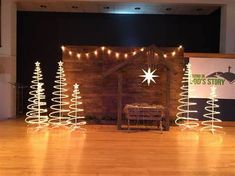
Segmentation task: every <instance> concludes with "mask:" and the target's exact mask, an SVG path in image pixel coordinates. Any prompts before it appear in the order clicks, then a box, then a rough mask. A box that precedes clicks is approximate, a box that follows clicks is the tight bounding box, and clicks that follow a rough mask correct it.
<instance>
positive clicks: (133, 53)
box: [61, 45, 183, 58]
mask: <svg viewBox="0 0 235 176" xmlns="http://www.w3.org/2000/svg"><path fill="white" fill-rule="evenodd" d="M182 48H183V47H182V45H180V46H179V47H178V50H180V49H182ZM61 49H62V50H63V52H64V51H66V47H65V46H63V45H62V46H61ZM98 49H101V50H102V51H105V50H106V49H107V53H108V54H109V55H110V54H111V53H112V52H114V51H113V50H111V49H109V48H106V47H105V46H102V47H100V48H98ZM98 49H96V50H94V51H91V52H88V53H84V55H85V56H86V57H89V55H90V54H92V53H93V54H95V56H97V55H98V54H99V52H98ZM144 50H145V48H144V47H142V48H140V49H139V50H136V51H132V52H124V53H122V54H123V56H124V58H128V55H129V54H132V56H135V55H136V54H137V52H143V51H144ZM68 52H69V55H70V56H72V55H73V52H72V51H68ZM114 53H115V56H116V58H119V57H120V55H121V54H120V53H119V52H114ZM168 55H172V56H175V55H176V50H174V51H172V52H170V53H164V54H163V57H164V58H167V56H168ZM76 56H77V57H78V58H81V56H82V54H81V53H77V54H76ZM155 56H159V55H158V53H155Z"/></svg>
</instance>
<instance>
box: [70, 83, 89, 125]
mask: <svg viewBox="0 0 235 176" xmlns="http://www.w3.org/2000/svg"><path fill="white" fill-rule="evenodd" d="M73 87H74V90H73V94H72V98H71V102H72V104H71V105H70V106H69V108H70V112H69V113H68V115H69V117H70V119H69V122H70V124H72V125H71V129H72V130H76V129H78V128H80V127H81V126H82V125H85V124H86V121H84V118H85V117H84V116H83V115H82V114H81V113H82V112H83V111H84V110H83V109H81V108H79V107H80V106H81V104H82V102H81V100H80V99H81V96H80V91H79V85H78V84H77V83H76V84H74V86H73Z"/></svg>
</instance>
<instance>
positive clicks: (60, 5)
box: [17, 1, 220, 15]
mask: <svg viewBox="0 0 235 176" xmlns="http://www.w3.org/2000/svg"><path fill="white" fill-rule="evenodd" d="M17 8H18V10H19V11H46V12H77V13H114V14H176V15H208V14H211V13H212V12H214V11H215V10H217V9H218V8H220V6H219V5H205V4H202V5H200V4H195V5H194V4H158V3H132V2H128V3H127V2H78V1H76V2H58V1H57V2H42V3H40V2H18V3H17Z"/></svg>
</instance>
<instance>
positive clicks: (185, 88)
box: [175, 64, 199, 130]
mask: <svg viewBox="0 0 235 176" xmlns="http://www.w3.org/2000/svg"><path fill="white" fill-rule="evenodd" d="M191 76H192V72H191V65H190V64H187V67H186V70H185V71H184V76H183V80H182V84H183V85H182V86H181V90H182V92H181V93H180V97H181V98H180V99H179V100H178V102H179V103H180V105H179V106H178V107H177V109H178V111H179V112H178V113H177V114H176V117H177V118H176V120H175V123H176V124H177V125H178V126H180V127H182V130H184V129H193V128H195V127H198V126H199V123H198V119H197V118H193V117H190V115H191V113H196V112H197V111H196V110H192V109H191V108H190V107H191V106H194V105H196V103H195V102H190V99H189V93H190V92H192V91H193V90H192V89H191V88H190V87H189V84H190V81H191Z"/></svg>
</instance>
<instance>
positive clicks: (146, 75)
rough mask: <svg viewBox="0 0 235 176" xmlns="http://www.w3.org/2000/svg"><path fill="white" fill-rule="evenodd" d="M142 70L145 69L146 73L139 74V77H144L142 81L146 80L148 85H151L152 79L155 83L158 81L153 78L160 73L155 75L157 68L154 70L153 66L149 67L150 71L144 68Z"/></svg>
mask: <svg viewBox="0 0 235 176" xmlns="http://www.w3.org/2000/svg"><path fill="white" fill-rule="evenodd" d="M142 70H143V72H144V75H140V76H139V77H143V78H144V80H143V81H142V83H143V82H145V81H147V83H148V86H149V85H150V82H151V81H153V82H154V83H156V82H155V80H154V79H153V78H155V77H159V76H158V75H154V72H155V71H156V69H155V70H153V71H151V68H148V71H145V70H144V69H142Z"/></svg>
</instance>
